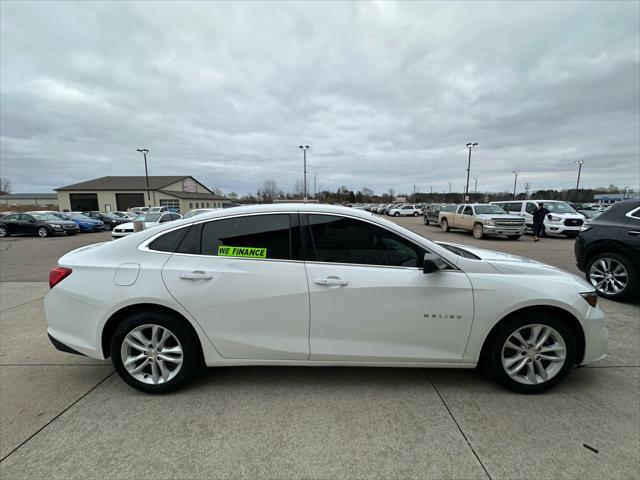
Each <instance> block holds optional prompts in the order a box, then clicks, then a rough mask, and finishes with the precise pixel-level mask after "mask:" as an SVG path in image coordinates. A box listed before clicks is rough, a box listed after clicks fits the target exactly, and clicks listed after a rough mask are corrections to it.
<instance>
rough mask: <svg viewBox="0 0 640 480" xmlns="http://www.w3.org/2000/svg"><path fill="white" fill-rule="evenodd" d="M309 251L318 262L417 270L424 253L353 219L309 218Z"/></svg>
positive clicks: (309, 257) (330, 216) (393, 236)
mask: <svg viewBox="0 0 640 480" xmlns="http://www.w3.org/2000/svg"><path fill="white" fill-rule="evenodd" d="M308 222H309V229H310V231H311V235H310V237H311V248H310V249H308V251H307V255H306V256H307V259H309V260H312V261H313V260H314V259H315V261H318V262H330V263H354V264H364V265H385V266H396V267H420V266H421V265H422V259H423V258H424V253H425V252H424V250H423V249H421V248H420V247H419V246H417V245H415V244H413V243H412V242H410V241H408V240H405V239H404V238H402V237H400V236H398V235H396V234H395V233H393V232H391V231H389V230H386V229H384V228H382V227H378V226H376V225H372V224H370V223H367V222H363V221H361V220H356V219H353V218H346V217H337V216H333V215H309V216H308Z"/></svg>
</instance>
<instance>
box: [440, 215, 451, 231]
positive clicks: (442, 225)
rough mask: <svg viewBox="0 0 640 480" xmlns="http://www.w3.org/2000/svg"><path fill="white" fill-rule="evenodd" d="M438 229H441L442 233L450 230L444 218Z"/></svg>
mask: <svg viewBox="0 0 640 480" xmlns="http://www.w3.org/2000/svg"><path fill="white" fill-rule="evenodd" d="M440 228H441V229H442V231H443V232H448V231H449V230H451V229H450V228H449V222H448V221H447V219H446V218H443V219H442V221H441V222H440Z"/></svg>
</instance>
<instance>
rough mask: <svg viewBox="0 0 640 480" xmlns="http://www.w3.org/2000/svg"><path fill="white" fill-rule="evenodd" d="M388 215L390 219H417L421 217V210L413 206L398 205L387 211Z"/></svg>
mask: <svg viewBox="0 0 640 480" xmlns="http://www.w3.org/2000/svg"><path fill="white" fill-rule="evenodd" d="M389 215H390V216H392V217H417V216H419V215H422V208H420V207H416V206H415V205H400V206H399V207H396V208H392V209H391V210H389Z"/></svg>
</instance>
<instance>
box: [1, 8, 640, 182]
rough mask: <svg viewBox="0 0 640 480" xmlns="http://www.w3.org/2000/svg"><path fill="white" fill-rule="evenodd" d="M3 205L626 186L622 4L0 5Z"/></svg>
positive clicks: (632, 87)
mask: <svg viewBox="0 0 640 480" xmlns="http://www.w3.org/2000/svg"><path fill="white" fill-rule="evenodd" d="M0 8H1V12H0V13H1V15H0V17H1V32H2V33H1V42H0V62H1V64H0V67H1V68H0V101H1V109H0V127H1V131H0V134H1V138H0V160H1V162H0V163H1V165H0V167H1V170H2V172H1V174H2V175H3V176H7V177H10V178H11V179H12V181H13V184H14V187H15V188H14V189H15V190H16V191H46V190H49V189H51V188H54V187H57V186H61V185H65V184H68V183H73V182H76V181H81V180H86V179H89V178H94V177H97V176H101V175H136V174H138V175H139V174H142V173H143V168H142V162H141V159H140V158H139V157H138V154H137V153H136V151H135V149H136V148H138V147H141V146H145V147H147V148H149V149H150V151H151V153H150V156H149V160H150V173H151V174H158V175H160V174H172V173H184V174H191V175H193V176H195V177H196V178H198V179H200V180H201V181H203V182H205V183H206V184H207V185H209V186H216V187H221V188H223V189H224V190H225V191H227V192H228V191H232V190H235V191H237V192H240V193H249V192H254V191H255V190H256V189H257V188H259V186H260V185H261V183H262V181H263V180H265V179H268V178H273V179H275V180H276V181H277V182H278V184H279V186H280V187H281V188H283V189H292V188H293V185H294V182H295V180H296V179H297V178H300V176H301V173H302V165H301V163H302V162H301V153H300V152H299V150H298V148H297V145H299V144H300V143H304V144H309V145H311V146H312V150H311V151H310V154H309V163H310V167H309V172H318V177H319V184H320V186H321V187H322V188H329V189H336V188H337V187H339V186H340V185H342V184H344V185H347V186H349V187H350V188H354V189H357V188H361V187H364V186H366V187H370V188H373V189H374V190H375V191H376V192H378V193H382V192H384V191H386V190H387V189H388V188H390V187H392V188H394V189H395V190H396V191H405V192H408V191H410V190H411V189H412V188H413V185H414V184H417V185H418V188H420V189H421V190H422V191H428V190H429V188H430V186H433V189H434V190H435V191H442V190H443V189H445V188H448V182H452V183H453V188H454V190H457V191H460V190H461V189H462V186H463V184H464V181H465V175H466V173H465V169H466V149H465V148H464V144H465V143H466V142H467V141H477V142H478V143H479V144H480V146H479V148H478V149H477V150H476V151H474V153H473V164H472V176H478V177H479V178H480V180H479V184H478V187H479V189H480V190H485V189H487V190H510V189H511V188H512V180H513V179H512V175H511V171H512V170H514V169H518V170H520V171H521V172H522V173H521V174H520V176H519V181H520V184H521V185H523V184H524V182H527V181H528V182H531V184H532V185H533V188H534V189H538V188H570V187H572V186H573V185H574V184H575V177H576V167H575V164H574V163H573V162H574V161H575V160H584V161H585V164H584V170H583V176H582V181H581V184H582V185H583V186H590V187H595V186H601V185H608V184H610V183H614V184H619V185H628V186H632V187H635V188H638V187H639V186H640V185H639V184H640V6H639V4H638V3H637V2H602V3H597V2H586V3H574V2H556V3H541V2H531V3H525V2H497V3H481V2H459V3H453V2H448V3H433V2H430V3H419V2H406V3H391V2H388V3H386V2H385V3H368V2H367V3H365V2H363V3H330V4H325V3H310V2H300V3H266V2H261V3H258V2H248V3H206V2H193V3H186V2H180V3H178V2H176V3H168V2H161V3H151V2H140V3H124V2H122V3H121V2H112V3H97V2H95V3H94V2H85V3H81V2H77V3H69V2H60V3H58V2H34V3H30V2H2V3H1V4H0Z"/></svg>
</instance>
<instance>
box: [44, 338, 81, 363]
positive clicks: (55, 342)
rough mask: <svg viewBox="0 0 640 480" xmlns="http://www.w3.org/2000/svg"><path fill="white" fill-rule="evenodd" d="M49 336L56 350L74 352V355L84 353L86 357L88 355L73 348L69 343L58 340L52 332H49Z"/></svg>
mask: <svg viewBox="0 0 640 480" xmlns="http://www.w3.org/2000/svg"><path fill="white" fill-rule="evenodd" d="M47 336H48V337H49V341H50V342H51V344H52V345H53V346H54V347H55V348H56V350H60V351H61V352H65V353H73V354H74V355H82V356H83V357H86V355H85V354H84V353H80V352H79V351H77V350H74V349H73V348H71V347H70V346H68V345H65V344H64V343H62V342H61V341H60V340H56V339H55V338H54V337H52V336H51V334H50V333H48V332H47Z"/></svg>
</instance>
